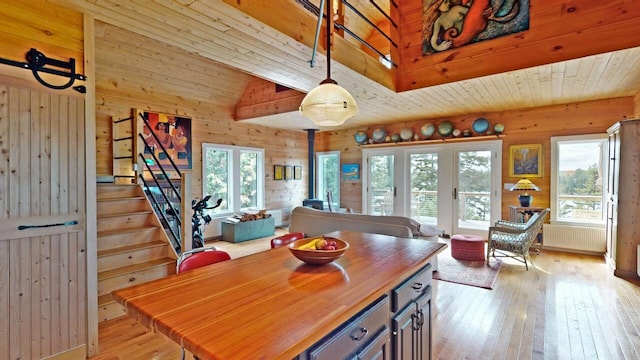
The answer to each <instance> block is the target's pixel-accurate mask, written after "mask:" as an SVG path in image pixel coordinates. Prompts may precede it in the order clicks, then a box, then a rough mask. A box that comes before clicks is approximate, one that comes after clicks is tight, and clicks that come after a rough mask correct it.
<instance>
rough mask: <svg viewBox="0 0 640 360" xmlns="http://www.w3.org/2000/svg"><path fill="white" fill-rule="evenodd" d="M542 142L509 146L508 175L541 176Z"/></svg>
mask: <svg viewBox="0 0 640 360" xmlns="http://www.w3.org/2000/svg"><path fill="white" fill-rule="evenodd" d="M542 169H543V168H542V144H527V145H511V146H509V176H510V177H542Z"/></svg>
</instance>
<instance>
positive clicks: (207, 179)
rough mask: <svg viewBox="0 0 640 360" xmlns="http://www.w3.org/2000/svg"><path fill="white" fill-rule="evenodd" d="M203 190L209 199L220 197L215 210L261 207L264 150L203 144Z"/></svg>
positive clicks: (224, 210) (231, 210)
mask: <svg viewBox="0 0 640 360" xmlns="http://www.w3.org/2000/svg"><path fill="white" fill-rule="evenodd" d="M202 191H203V196H206V195H211V199H212V202H213V203H215V201H216V199H222V204H221V206H220V207H219V208H217V209H215V210H214V213H229V212H241V211H246V210H248V209H249V208H255V209H262V208H263V207H264V150H263V149H256V148H246V147H238V146H228V145H216V144H203V145H202Z"/></svg>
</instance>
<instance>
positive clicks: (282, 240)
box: [271, 232, 304, 249]
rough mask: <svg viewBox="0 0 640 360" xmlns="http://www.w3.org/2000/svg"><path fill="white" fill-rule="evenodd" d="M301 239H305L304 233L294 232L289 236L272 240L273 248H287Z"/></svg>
mask: <svg viewBox="0 0 640 360" xmlns="http://www.w3.org/2000/svg"><path fill="white" fill-rule="evenodd" d="M299 239H304V233H302V232H293V233H289V234H284V235H280V236H277V237H274V238H273V239H271V248H272V249H275V248H277V247H280V246H286V245H288V244H290V243H292V242H294V241H296V240H299Z"/></svg>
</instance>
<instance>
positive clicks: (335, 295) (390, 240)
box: [113, 231, 446, 359]
mask: <svg viewBox="0 0 640 360" xmlns="http://www.w3.org/2000/svg"><path fill="white" fill-rule="evenodd" d="M328 235H330V236H332V237H337V238H340V239H343V240H346V241H347V242H349V244H350V245H351V247H350V248H349V250H348V251H347V252H346V254H345V255H344V256H343V257H341V258H340V259H338V260H336V261H334V262H333V263H330V264H326V265H322V266H313V265H306V264H304V263H302V262H301V261H300V260H298V259H296V258H295V257H294V256H293V255H292V254H291V253H290V252H289V249H287V248H286V247H281V248H276V249H271V250H267V251H264V252H260V253H256V254H253V255H250V256H246V257H241V258H237V259H233V260H231V261H226V262H222V263H218V264H214V265H210V266H205V267H202V268H199V269H195V270H191V271H187V272H184V273H181V274H176V275H173V276H169V277H167V278H164V279H160V280H156V281H152V282H149V283H146V284H141V285H137V286H134V287H130V288H126V289H121V290H117V291H115V292H114V293H113V296H114V298H115V299H116V301H118V302H119V303H120V304H122V305H124V306H125V308H126V309H127V312H128V313H129V315H130V316H132V317H134V318H136V319H137V320H138V321H139V322H140V323H141V324H143V325H144V326H146V327H148V328H149V329H151V330H153V331H156V332H159V333H162V334H164V335H166V336H168V337H169V338H171V339H172V340H174V341H175V342H177V343H178V344H181V345H182V346H184V347H185V348H186V349H187V350H188V351H190V352H191V353H193V354H194V355H196V356H199V357H201V358H203V359H232V358H233V359H291V358H294V357H296V356H297V355H299V354H301V353H302V352H304V351H305V350H306V349H307V348H309V347H310V346H311V345H313V344H314V343H315V342H317V341H318V340H320V339H321V338H322V337H323V336H325V335H327V334H328V333H329V332H331V331H332V330H334V329H336V328H338V327H339V326H340V325H341V324H343V323H344V322H346V321H347V320H348V319H350V318H351V317H353V316H354V315H356V314H357V313H358V312H359V311H361V310H362V309H364V308H365V307H366V306H367V305H368V304H370V303H371V302H373V301H374V300H376V299H377V298H379V297H380V296H381V295H383V294H385V293H387V292H388V291H390V289H392V288H394V287H396V286H398V285H399V284H400V283H401V282H402V281H404V280H405V279H406V278H408V277H409V276H410V275H412V274H413V273H414V272H415V271H416V270H418V269H420V268H421V267H423V266H425V265H426V264H427V263H428V262H429V261H430V259H431V257H432V256H435V255H436V254H437V253H439V252H440V251H442V250H444V248H445V247H446V245H445V244H442V243H437V242H432V241H425V240H420V239H407V238H400V237H392V236H386V235H377V234H365V233H357V232H350V231H337V232H333V233H331V234H328Z"/></svg>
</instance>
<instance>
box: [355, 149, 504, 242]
mask: <svg viewBox="0 0 640 360" xmlns="http://www.w3.org/2000/svg"><path fill="white" fill-rule="evenodd" d="M501 152H502V141H500V140H495V141H482V142H474V143H470V142H469V143H452V144H437V145H418V146H406V147H402V148H397V147H396V148H393V149H371V150H369V149H365V150H364V151H363V161H362V163H363V164H364V165H363V168H364V169H363V170H364V171H363V181H364V183H365V184H366V185H365V186H363V196H362V199H363V209H365V212H367V213H368V214H372V215H399V216H407V217H411V218H412V219H415V220H417V221H418V222H420V223H425V224H431V225H436V226H437V227H438V229H441V230H444V231H445V232H447V233H468V234H478V235H486V232H487V230H488V228H489V226H490V224H492V223H493V222H495V220H497V219H499V218H500V204H501V191H500V182H501V176H502V166H501V162H500V159H501V158H502V156H501Z"/></svg>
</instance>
